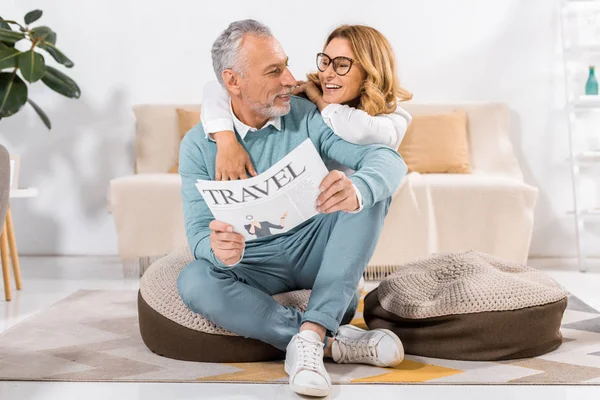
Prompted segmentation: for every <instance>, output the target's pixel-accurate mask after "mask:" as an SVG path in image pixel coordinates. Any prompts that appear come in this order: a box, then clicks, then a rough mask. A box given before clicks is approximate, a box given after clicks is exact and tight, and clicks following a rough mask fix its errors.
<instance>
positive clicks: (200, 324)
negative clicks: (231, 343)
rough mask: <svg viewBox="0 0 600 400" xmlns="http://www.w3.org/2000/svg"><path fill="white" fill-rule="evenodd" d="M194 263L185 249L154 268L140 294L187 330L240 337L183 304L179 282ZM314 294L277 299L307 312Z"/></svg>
mask: <svg viewBox="0 0 600 400" xmlns="http://www.w3.org/2000/svg"><path fill="white" fill-rule="evenodd" d="M192 261H194V257H193V255H192V253H191V252H190V250H189V248H187V247H186V248H182V249H179V250H176V251H174V252H173V253H171V254H169V255H167V256H166V257H163V258H161V259H160V260H158V261H156V262H155V263H154V264H152V265H151V266H150V267H149V268H148V270H147V271H146V272H145V273H144V275H143V276H142V278H141V281H140V292H141V295H142V297H143V298H144V300H145V301H146V303H147V304H148V305H149V306H150V307H152V308H153V309H154V310H156V311H157V312H158V313H159V314H161V315H163V316H164V317H166V318H168V319H170V320H171V321H173V322H176V323H178V324H179V325H181V326H184V327H186V328H190V329H193V330H195V331H199V332H205V333H211V334H215V335H229V336H236V334H235V333H233V332H229V331H227V330H225V329H223V328H221V327H219V326H217V325H215V324H213V323H212V322H210V321H209V320H207V319H206V318H204V317H203V316H202V315H200V314H196V313H195V312H193V311H192V310H190V309H189V308H187V307H186V306H185V304H183V301H182V300H181V297H180V296H179V291H178V290H177V278H178V277H179V273H180V272H181V271H182V270H183V268H184V267H185V266H186V265H188V264H189V263H191V262H192ZM309 296H310V290H296V291H293V292H287V293H280V294H277V295H275V296H273V298H274V299H275V300H277V301H278V302H279V303H280V304H282V305H284V306H290V307H295V308H298V309H299V310H301V311H302V312H304V311H306V305H307V304H308V297H309Z"/></svg>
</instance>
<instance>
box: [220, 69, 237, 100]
mask: <svg viewBox="0 0 600 400" xmlns="http://www.w3.org/2000/svg"><path fill="white" fill-rule="evenodd" d="M221 78H223V83H224V84H225V89H227V91H228V92H229V93H231V94H234V95H239V94H240V91H241V88H240V76H239V74H238V73H237V72H234V71H233V70H231V69H226V70H224V71H223V72H222V73H221Z"/></svg>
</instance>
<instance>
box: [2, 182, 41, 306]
mask: <svg viewBox="0 0 600 400" xmlns="http://www.w3.org/2000/svg"><path fill="white" fill-rule="evenodd" d="M37 195H38V190H37V189H36V188H26V189H11V190H10V195H9V198H10V199H24V198H30V197H36V196H37ZM9 254H10V258H11V261H12V269H13V272H14V275H15V283H16V286H17V290H21V288H22V284H21V269H20V267H19V254H18V253H17V242H16V241H15V230H14V225H13V220H12V213H11V211H10V203H9V205H8V209H7V210H6V220H5V221H4V224H3V227H2V234H1V235H0V256H1V258H2V278H3V280H4V297H5V298H6V301H10V300H11V299H12V293H11V287H10V268H9V265H8V264H9V263H8V256H9Z"/></svg>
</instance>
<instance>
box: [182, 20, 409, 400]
mask: <svg viewBox="0 0 600 400" xmlns="http://www.w3.org/2000/svg"><path fill="white" fill-rule="evenodd" d="M212 58H213V66H214V70H215V73H216V75H217V79H218V80H219V82H220V83H221V85H223V86H224V87H225V89H226V90H227V92H228V93H229V95H230V98H231V112H232V120H233V122H234V127H235V136H233V135H231V136H219V135H220V133H219V134H216V135H215V136H214V137H212V136H210V135H206V134H205V131H204V127H203V126H202V124H198V125H197V126H195V127H194V128H193V129H192V130H191V131H190V132H188V133H187V134H186V136H185V137H184V139H183V141H182V143H181V148H180V164H179V173H180V175H181V178H182V189H181V193H182V198H183V212H184V217H185V228H186V234H187V237H188V243H189V246H190V249H191V250H192V252H193V253H194V256H195V259H196V260H195V261H194V262H192V263H190V264H189V265H187V266H186V267H185V269H184V270H183V271H182V272H181V274H180V276H179V280H178V289H179V293H180V295H181V298H182V299H183V302H184V303H185V304H186V306H187V307H189V308H190V309H191V310H192V311H194V312H196V313H198V314H201V315H203V316H205V317H206V318H207V319H209V320H210V321H212V322H214V323H215V324H217V325H219V326H221V327H223V328H225V329H227V330H229V331H232V332H235V333H236V334H238V335H240V336H244V337H249V338H254V339H258V340H261V341H263V342H266V343H269V344H271V345H273V346H274V347H276V348H279V349H281V350H286V360H285V370H286V372H287V373H288V374H289V376H290V385H291V387H292V389H293V390H294V391H296V392H298V393H302V394H307V395H313V396H326V395H327V394H328V393H329V389H330V386H331V380H330V378H329V375H328V374H327V371H326V370H325V367H324V364H323V357H324V356H326V357H331V358H332V359H333V360H334V361H335V362H338V363H366V364H371V365H376V366H383V367H389V366H395V365H397V364H398V363H400V362H401V361H402V359H403V357H404V351H403V348H402V344H401V342H400V339H399V338H398V337H397V336H396V335H395V334H394V333H392V332H390V331H387V330H379V329H376V330H371V331H364V330H362V329H359V328H357V327H354V326H352V325H348V323H349V322H350V320H351V319H352V317H353V315H354V313H355V311H356V307H357V305H358V298H359V297H358V293H357V291H356V288H357V285H358V282H359V280H360V278H361V276H362V274H363V272H364V269H365V268H366V266H367V263H368V261H369V260H370V259H371V257H372V255H373V252H374V251H375V246H376V245H377V241H378V239H379V236H380V234H381V230H382V227H383V221H384V219H385V216H386V214H387V211H388V207H389V204H390V202H391V196H392V194H393V193H394V191H395V190H396V188H397V187H398V186H399V184H400V182H401V181H402V179H403V177H404V176H405V175H406V172H407V168H406V165H405V164H404V162H403V160H402V158H401V157H400V155H399V154H398V152H396V151H394V150H393V149H390V148H388V147H386V146H383V145H381V146H380V145H370V146H359V145H354V144H351V143H348V142H346V141H344V140H342V139H341V138H340V137H338V136H337V135H335V134H334V133H333V131H332V130H331V129H330V128H329V127H328V126H327V125H326V124H325V122H323V119H322V118H321V115H320V113H319V112H318V109H317V108H316V106H315V105H314V104H313V103H312V102H310V101H308V100H305V99H303V98H299V97H295V96H292V95H291V93H292V90H293V88H294V87H295V85H296V80H295V79H294V77H293V76H292V74H291V73H290V71H289V70H288V68H287V65H288V64H287V63H288V58H287V56H286V54H285V52H284V51H283V49H282V47H281V45H280V44H279V42H278V41H277V40H276V39H275V38H274V37H273V35H272V34H271V32H270V30H269V29H268V28H267V27H266V26H264V25H262V24H261V23H259V22H257V21H254V20H244V21H237V22H233V23H232V24H230V25H229V27H228V28H227V29H226V30H225V31H224V32H223V33H222V34H221V35H220V36H219V38H218V39H217V40H216V41H215V43H214V45H213V48H212ZM207 130H208V129H207ZM217 131H218V129H217ZM307 138H308V139H310V140H311V141H312V143H313V144H314V146H315V148H316V149H317V151H318V152H319V154H320V155H321V157H322V158H323V159H324V160H327V161H328V160H333V161H336V162H338V163H340V164H342V165H345V166H347V167H349V168H351V169H353V170H355V173H354V174H353V175H352V176H350V177H349V178H348V177H346V175H345V174H344V173H343V172H341V171H336V170H332V171H330V172H329V174H328V175H327V176H326V177H325V178H324V179H323V181H322V183H321V185H320V190H321V194H320V196H319V198H318V199H317V209H318V210H319V211H320V214H318V215H316V216H315V217H313V218H311V219H309V220H308V221H306V222H304V223H302V224H300V225H298V226H297V227H295V228H293V229H291V230H289V231H288V232H285V233H280V234H275V235H271V236H268V237H261V238H257V239H254V240H250V241H248V242H246V241H245V239H244V236H243V235H241V234H240V233H238V232H234V231H233V227H232V226H230V225H228V224H226V223H224V222H221V221H216V220H214V217H213V215H212V213H211V212H210V210H209V208H208V206H207V205H206V203H205V202H204V200H203V198H202V196H201V195H200V194H199V193H198V190H197V189H196V186H195V183H196V181H197V180H198V179H200V180H214V179H215V160H216V154H217V149H218V148H220V147H221V146H227V145H228V141H232V140H235V141H237V142H239V143H241V144H242V145H243V146H244V148H245V149H246V151H247V152H248V153H249V154H250V157H251V159H252V162H253V163H254V165H255V167H256V171H258V172H259V173H260V172H263V171H265V170H267V169H268V168H269V167H271V166H272V165H273V164H274V163H276V162H277V161H279V160H280V159H281V158H283V157H284V156H285V155H286V154H288V153H289V152H290V151H292V150H293V149H294V148H295V147H296V146H298V145H299V144H300V143H302V142H303V141H304V140H306V139H307ZM296 289H312V292H311V296H310V300H309V303H308V306H307V309H306V312H304V313H302V312H300V311H298V310H297V309H295V308H291V307H285V306H282V305H280V304H279V303H277V302H276V301H275V300H274V299H273V297H272V295H274V294H276V293H281V292H286V291H291V290H296Z"/></svg>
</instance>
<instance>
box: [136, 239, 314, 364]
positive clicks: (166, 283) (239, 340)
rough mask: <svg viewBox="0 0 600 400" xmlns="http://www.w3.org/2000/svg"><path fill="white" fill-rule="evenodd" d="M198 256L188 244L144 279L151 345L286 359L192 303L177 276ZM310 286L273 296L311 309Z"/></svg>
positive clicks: (193, 356) (168, 352)
mask: <svg viewBox="0 0 600 400" xmlns="http://www.w3.org/2000/svg"><path fill="white" fill-rule="evenodd" d="M193 260H194V258H193V256H192V254H191V252H190V251H189V249H188V248H183V249H181V250H177V251H175V252H173V253H171V254H169V255H167V256H165V257H163V258H161V259H160V260H158V261H156V262H154V263H153V264H152V265H151V266H150V267H149V268H148V270H146V272H145V273H144V275H143V276H142V278H141V280H140V290H139V292H138V314H139V324H140V333H141V335H142V339H143V341H144V343H145V344H146V346H148V348H149V349H150V350H152V351H153V352H154V353H156V354H159V355H161V356H164V357H169V358H174V359H178V360H186V361H201V362H253V361H268V360H278V359H283V358H284V357H285V354H284V353H283V352H282V351H280V350H278V349H276V348H275V347H273V346H271V345H268V344H266V343H264V342H261V341H259V340H254V339H248V338H244V337H241V336H237V335H235V334H234V333H231V332H229V331H226V330H225V329H223V328H220V327H218V326H216V325H215V324H213V323H212V322H210V321H208V320H207V319H205V318H204V317H202V316H201V315H199V314H196V313H194V312H192V311H191V310H190V309H189V308H187V307H186V306H185V305H184V304H183V301H182V300H181V297H180V296H179V292H178V290H177V278H178V277H179V273H180V272H181V271H182V270H183V268H184V267H185V266H186V265H187V264H189V263H190V262H192V261H193ZM309 296H310V290H297V291H293V292H288V293H281V294H278V295H275V296H273V297H274V298H275V300H277V301H278V302H279V303H280V304H283V305H285V306H290V307H295V308H297V309H299V310H301V311H303V312H304V311H305V310H306V305H307V304H308V298H309Z"/></svg>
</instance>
